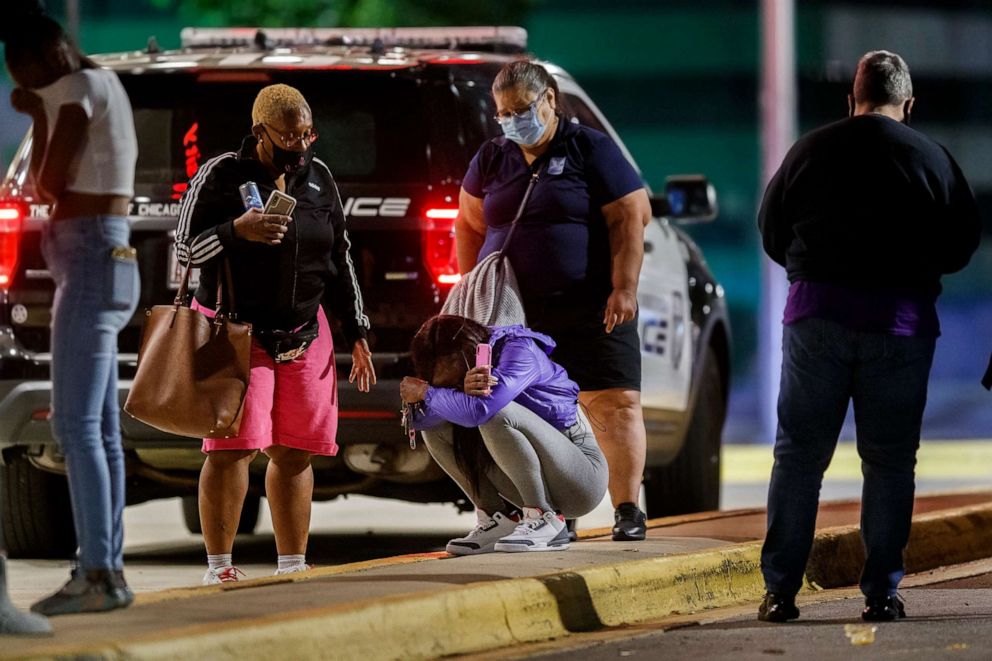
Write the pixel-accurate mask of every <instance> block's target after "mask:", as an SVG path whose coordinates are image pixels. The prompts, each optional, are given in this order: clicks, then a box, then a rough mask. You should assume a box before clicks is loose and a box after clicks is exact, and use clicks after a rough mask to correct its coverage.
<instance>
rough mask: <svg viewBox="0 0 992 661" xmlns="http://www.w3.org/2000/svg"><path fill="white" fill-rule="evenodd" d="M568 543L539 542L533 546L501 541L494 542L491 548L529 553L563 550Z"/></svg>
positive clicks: (506, 551)
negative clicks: (550, 543)
mask: <svg viewBox="0 0 992 661" xmlns="http://www.w3.org/2000/svg"><path fill="white" fill-rule="evenodd" d="M568 547H569V543H568V542H566V543H564V544H555V545H548V544H539V545H534V546H529V545H527V544H506V543H503V542H496V545H495V546H494V547H493V550H495V551H499V552H501V553H531V552H537V551H564V550H566V549H568Z"/></svg>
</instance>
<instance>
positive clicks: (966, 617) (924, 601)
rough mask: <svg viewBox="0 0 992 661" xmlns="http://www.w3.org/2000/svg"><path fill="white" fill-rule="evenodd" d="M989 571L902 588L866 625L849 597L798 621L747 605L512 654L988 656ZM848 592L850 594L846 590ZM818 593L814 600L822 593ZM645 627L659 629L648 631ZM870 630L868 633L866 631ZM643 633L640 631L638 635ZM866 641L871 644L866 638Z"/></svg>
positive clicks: (991, 654) (600, 660) (733, 659)
mask: <svg viewBox="0 0 992 661" xmlns="http://www.w3.org/2000/svg"><path fill="white" fill-rule="evenodd" d="M990 588H992V574H988V573H987V574H984V575H981V576H978V577H975V578H968V579H962V580H954V581H948V582H942V583H937V584H934V585H929V586H925V587H913V588H908V589H906V590H904V591H903V592H902V595H903V597H904V598H905V600H906V611H907V614H908V616H909V617H908V618H907V619H906V620H902V621H899V622H892V623H882V624H866V623H864V622H862V621H861V619H860V610H861V606H862V604H863V602H862V600H861V598H860V597H859V596H856V595H849V596H847V597H846V598H840V599H832V600H830V601H825V602H823V603H816V604H808V605H801V617H800V619H799V620H797V621H795V622H792V623H788V624H784V625H782V624H768V623H765V622H758V621H757V620H756V619H755V611H754V608H753V607H752V608H750V609H739V608H738V609H732V611H731V612H732V613H733V614H732V615H729V616H728V617H726V618H722V619H721V618H719V617H718V618H717V619H716V621H710V622H706V623H702V624H696V623H687V624H683V625H674V628H669V627H670V626H673V625H670V624H668V623H657V624H654V625H651V624H649V625H644V626H641V627H635V628H631V629H630V634H629V635H628V636H625V637H623V638H621V639H613V640H590V641H589V644H588V645H585V646H581V645H580V646H576V645H574V644H567V643H564V642H563V645H567V649H560V650H556V651H548V652H543V653H541V652H537V653H534V654H526V655H524V657H519V656H518V657H516V658H535V659H536V658H540V659H542V661H545V660H548V661H550V660H552V659H562V660H564V659H582V660H583V661H606V660H611V661H612V660H613V659H621V658H622V659H666V661H678V660H679V659H686V660H689V659H691V660H693V661H699V660H700V659H705V660H706V661H721V660H726V661H751V660H754V661H758V660H761V661H768V660H769V659H804V660H808V661H813V660H815V661H821V660H822V661H833V660H837V661H856V660H858V659H913V660H914V661H920V660H926V661H930V660H931V659H983V660H987V659H992V589H990ZM846 592H848V593H849V592H850V591H846ZM829 597H830V594H829V593H825V594H824V595H823V597H821V598H829ZM652 628H655V629H658V630H656V631H651V629H652ZM873 628H874V630H873ZM645 632H647V633H645ZM869 641H870V642H869Z"/></svg>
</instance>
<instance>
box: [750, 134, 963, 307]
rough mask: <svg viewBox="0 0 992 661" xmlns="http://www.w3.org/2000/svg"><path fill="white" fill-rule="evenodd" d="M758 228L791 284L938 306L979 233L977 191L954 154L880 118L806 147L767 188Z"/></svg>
mask: <svg viewBox="0 0 992 661" xmlns="http://www.w3.org/2000/svg"><path fill="white" fill-rule="evenodd" d="M758 225H759V227H760V229H761V235H762V239H763V242H764V248H765V252H767V253H768V256H769V257H771V258H772V259H773V260H775V261H776V262H778V263H779V264H781V265H782V266H784V267H785V268H786V271H787V273H788V276H789V281H790V282H795V281H797V280H803V281H814V282H830V283H840V284H848V285H855V286H866V287H882V288H895V289H899V290H903V291H906V290H909V291H918V292H920V293H924V294H930V295H933V296H934V297H936V296H937V294H939V293H940V276H941V275H942V274H945V273H953V272H954V271H958V270H960V269H962V268H964V266H965V265H966V264H967V263H968V260H969V259H970V258H971V255H972V253H973V252H975V249H976V248H977V247H978V242H979V239H980V234H981V220H980V218H979V215H978V206H977V205H976V204H975V198H974V196H973V195H972V192H971V188H970V187H969V186H968V182H967V181H965V178H964V175H963V174H962V173H961V169H960V168H959V167H958V165H957V163H955V162H954V159H953V158H952V157H951V155H950V154H949V153H948V152H947V150H946V149H944V148H943V147H942V146H940V145H939V144H937V143H936V142H934V141H932V140H930V139H929V138H927V137H926V136H925V135H923V134H922V133H920V132H918V131H915V130H913V129H911V128H910V127H908V126H906V125H904V124H901V123H899V122H897V121H895V120H893V119H891V118H889V117H883V116H881V115H874V114H872V115H859V116H857V117H851V118H848V119H845V120H842V121H839V122H835V123H833V124H830V125H828V126H825V127H822V128H820V129H817V130H815V131H813V132H812V133H809V134H807V135H806V136H804V137H803V138H801V139H800V140H799V141H798V142H797V143H796V144H795V145H794V146H793V147H792V149H791V150H790V151H789V154H788V155H787V156H786V157H785V160H784V162H783V163H782V167H781V168H780V169H779V171H778V172H777V173H776V174H775V176H774V177H773V178H772V180H771V182H770V183H769V184H768V190H767V191H765V198H764V201H763V202H762V204H761V211H760V212H759V217H758Z"/></svg>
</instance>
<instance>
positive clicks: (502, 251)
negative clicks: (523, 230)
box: [499, 167, 540, 255]
mask: <svg viewBox="0 0 992 661" xmlns="http://www.w3.org/2000/svg"><path fill="white" fill-rule="evenodd" d="M539 178H540V167H538V168H537V169H536V170H534V172H533V173H531V175H530V181H529V182H528V183H527V190H525V191H524V196H523V199H521V200H520V206H519V207H517V215H516V216H514V218H513V222H511V223H510V231H509V232H507V233H506V238H505V239H503V245H502V246H501V247H500V249H499V251H500V254H501V255H503V254H505V253H506V247H507V246H509V245H510V239H512V238H513V234H514V232H516V230H517V223H518V222H519V221H520V218H521V216H523V215H524V209H526V208H527V201H528V200H529V199H530V194H531V191H533V190H534V186H535V185H536V184H537V180H538V179H539Z"/></svg>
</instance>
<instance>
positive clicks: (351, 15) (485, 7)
mask: <svg viewBox="0 0 992 661" xmlns="http://www.w3.org/2000/svg"><path fill="white" fill-rule="evenodd" d="M150 2H151V4H152V5H154V6H156V7H158V8H160V9H166V10H175V9H178V10H179V11H180V13H181V15H182V17H183V18H184V19H185V20H186V22H187V23H188V24H190V25H199V26H217V25H231V26H256V25H257V26H264V27H339V26H340V27H397V26H431V25H519V24H520V23H521V22H522V21H523V18H524V16H525V15H526V12H527V10H528V9H529V8H530V7H531V6H532V5H533V4H534V2H535V0H501V1H500V2H472V1H471V0H433V1H426V2H425V1H423V0H421V1H419V2H418V1H416V0H150Z"/></svg>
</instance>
